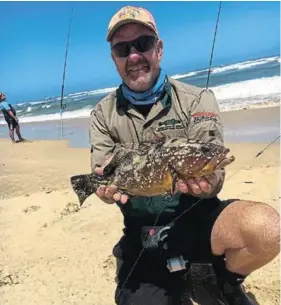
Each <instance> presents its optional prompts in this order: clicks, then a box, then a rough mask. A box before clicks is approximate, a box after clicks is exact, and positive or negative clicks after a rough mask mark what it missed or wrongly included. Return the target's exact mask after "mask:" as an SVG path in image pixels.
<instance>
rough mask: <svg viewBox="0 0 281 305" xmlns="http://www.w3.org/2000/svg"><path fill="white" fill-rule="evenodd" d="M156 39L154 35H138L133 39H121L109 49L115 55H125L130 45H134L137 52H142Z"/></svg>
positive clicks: (153, 43)
mask: <svg viewBox="0 0 281 305" xmlns="http://www.w3.org/2000/svg"><path fill="white" fill-rule="evenodd" d="M156 41H157V38H156V37H154V36H149V35H145V36H140V37H138V38H137V39H135V40H133V41H122V42H118V43H116V44H115V45H114V46H112V47H111V51H112V52H113V53H114V54H115V55H116V56H117V57H127V56H129V54H130V52H131V47H134V48H135V49H136V50H137V51H138V52H140V53H144V52H147V51H149V50H151V49H152V48H153V47H154V46H155V43H156Z"/></svg>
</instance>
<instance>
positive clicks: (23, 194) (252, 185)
mask: <svg viewBox="0 0 281 305" xmlns="http://www.w3.org/2000/svg"><path fill="white" fill-rule="evenodd" d="M245 115H246V112H245ZM231 118H232V120H234V119H233V117H231ZM231 118H230V117H229V120H231ZM236 120H238V121H239V113H237V116H236ZM267 144H268V143H265V142H264V143H258V142H250V141H249V142H243V143H238V142H236V143H235V142H227V143H226V146H228V147H230V148H231V149H232V151H233V153H234V154H235V156H236V161H235V162H234V164H232V165H230V166H229V168H228V171H227V178H226V182H225V185H224V188H223V190H222V192H221V193H220V194H219V197H220V198H222V199H225V198H231V197H236V198H244V199H251V200H256V201H262V202H266V203H268V204H269V205H271V206H272V207H274V208H275V209H276V210H277V211H279V199H280V197H279V196H280V191H279V186H280V184H279V183H280V181H279V166H280V147H279V143H275V144H273V145H272V146H270V147H269V148H268V149H267V150H266V151H265V152H264V153H263V154H262V155H260V156H259V157H258V158H255V156H256V154H257V153H258V152H259V151H261V150H262V149H264V148H265V146H266V145H267ZM0 151H1V162H0V216H1V218H0V230H1V235H0V257H1V260H0V304H1V305H33V304H36V305H38V304H40V305H51V304H55V305H63V304H67V305H76V304H79V305H114V290H115V282H114V273H115V261H114V259H113V257H112V247H113V246H114V244H115V243H116V242H117V241H118V240H119V238H120V237H121V234H122V231H121V229H122V228H123V223H122V216H121V213H120V212H119V209H118V207H116V206H115V205H106V204H104V203H102V202H101V201H100V200H99V199H98V198H97V197H96V196H95V195H93V196H91V197H90V198H89V199H88V200H87V201H86V203H85V205H84V206H83V207H82V208H81V209H79V208H78V205H77V198H76V196H75V194H74V193H73V192H72V189H71V187H70V183H69V178H70V176H71V175H74V174H79V173H87V172H89V171H90V154H89V149H88V148H72V147H70V146H69V144H68V142H67V141H60V140H56V141H54V140H48V141H47V140H41V141H39V140H38V141H34V142H31V143H19V144H12V143H11V142H10V140H8V139H1V140H0ZM279 264H280V261H279V256H278V257H277V258H276V259H275V260H273V261H272V262H271V263H270V264H268V265H267V266H265V267H263V268H261V269H259V270H257V271H256V272H254V273H253V274H251V275H250V276H249V277H248V278H247V280H246V282H245V287H246V289H247V291H248V292H249V293H251V294H252V295H254V296H255V299H256V301H257V304H259V305H277V304H279V303H280V278H279Z"/></svg>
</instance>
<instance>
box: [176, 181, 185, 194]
mask: <svg viewBox="0 0 281 305" xmlns="http://www.w3.org/2000/svg"><path fill="white" fill-rule="evenodd" d="M176 189H177V190H178V191H179V192H181V193H188V186H187V183H186V182H185V181H183V180H181V179H179V180H178V181H177V183H176Z"/></svg>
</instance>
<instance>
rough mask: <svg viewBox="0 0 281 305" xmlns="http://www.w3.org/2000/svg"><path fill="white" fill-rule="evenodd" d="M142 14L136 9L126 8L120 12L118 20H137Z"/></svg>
mask: <svg viewBox="0 0 281 305" xmlns="http://www.w3.org/2000/svg"><path fill="white" fill-rule="evenodd" d="M139 14H140V11H139V10H138V9H136V8H126V9H125V10H124V11H123V12H120V14H119V15H118V18H119V19H120V20H123V19H127V18H136V17H137V16H138V15H139Z"/></svg>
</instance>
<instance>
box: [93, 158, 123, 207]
mask: <svg viewBox="0 0 281 305" xmlns="http://www.w3.org/2000/svg"><path fill="white" fill-rule="evenodd" d="M111 159H112V157H111V158H109V159H107V160H106V161H105V164H104V165H103V166H102V167H97V168H96V169H95V174H97V175H102V174H103V169H104V167H105V166H106V165H107V164H108V163H109V162H110V160H111ZM95 194H96V195H97V196H98V197H99V198H100V199H101V200H102V201H103V202H105V203H107V204H112V203H115V202H116V201H120V202H121V203H122V204H125V203H127V201H128V199H129V198H128V196H127V195H124V194H121V193H119V192H117V186H116V185H109V186H106V185H101V186H99V187H98V189H97V191H96V193H95Z"/></svg>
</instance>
